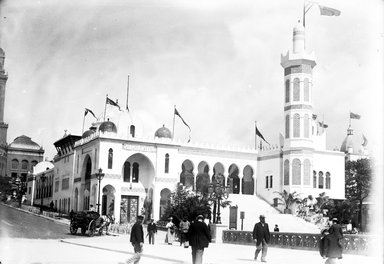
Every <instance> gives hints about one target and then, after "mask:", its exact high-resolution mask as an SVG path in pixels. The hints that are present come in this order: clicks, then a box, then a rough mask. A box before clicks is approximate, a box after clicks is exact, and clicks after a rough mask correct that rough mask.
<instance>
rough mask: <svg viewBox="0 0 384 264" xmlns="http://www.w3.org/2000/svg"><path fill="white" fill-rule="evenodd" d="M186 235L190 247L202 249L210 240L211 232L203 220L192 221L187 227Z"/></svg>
mask: <svg viewBox="0 0 384 264" xmlns="http://www.w3.org/2000/svg"><path fill="white" fill-rule="evenodd" d="M188 236H189V244H190V245H191V247H192V248H197V249H204V248H206V247H208V245H209V243H210V242H211V233H210V232H209V230H208V226H207V225H206V224H205V223H204V222H200V221H195V222H193V223H192V224H191V226H190V227H189V230H188Z"/></svg>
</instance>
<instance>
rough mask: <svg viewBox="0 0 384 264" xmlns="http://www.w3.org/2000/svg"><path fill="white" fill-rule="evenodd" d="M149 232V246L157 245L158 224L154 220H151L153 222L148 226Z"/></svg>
mask: <svg viewBox="0 0 384 264" xmlns="http://www.w3.org/2000/svg"><path fill="white" fill-rule="evenodd" d="M147 232H148V239H149V244H152V245H153V244H155V234H156V233H157V227H156V224H155V223H154V222H153V219H151V222H150V223H149V224H148V226H147Z"/></svg>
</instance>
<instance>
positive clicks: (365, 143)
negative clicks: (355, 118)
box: [361, 134, 368, 147]
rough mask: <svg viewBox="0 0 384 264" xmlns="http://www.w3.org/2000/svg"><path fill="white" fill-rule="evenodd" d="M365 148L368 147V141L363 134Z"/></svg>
mask: <svg viewBox="0 0 384 264" xmlns="http://www.w3.org/2000/svg"><path fill="white" fill-rule="evenodd" d="M361 145H362V146H363V147H366V146H367V145H368V139H367V138H366V137H365V136H364V134H363V143H361Z"/></svg>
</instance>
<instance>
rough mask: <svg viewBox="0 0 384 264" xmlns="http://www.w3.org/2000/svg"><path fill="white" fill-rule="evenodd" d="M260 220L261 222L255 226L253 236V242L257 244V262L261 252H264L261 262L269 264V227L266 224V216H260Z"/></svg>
mask: <svg viewBox="0 0 384 264" xmlns="http://www.w3.org/2000/svg"><path fill="white" fill-rule="evenodd" d="M259 219H260V222H259V223H257V224H255V227H254V228H253V234H252V236H253V240H254V241H255V242H256V251H255V260H256V259H257V256H258V255H259V253H260V251H262V253H261V262H267V261H266V259H265V257H266V256H267V251H268V243H269V238H270V233H269V227H268V224H267V223H266V222H265V216H264V215H260V217H259Z"/></svg>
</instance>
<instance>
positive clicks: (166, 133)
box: [155, 125, 172, 138]
mask: <svg viewBox="0 0 384 264" xmlns="http://www.w3.org/2000/svg"><path fill="white" fill-rule="evenodd" d="M155 137H158V138H172V133H171V131H170V130H169V129H168V128H166V127H165V126H164V125H163V127H160V128H159V129H158V130H156V132H155Z"/></svg>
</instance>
